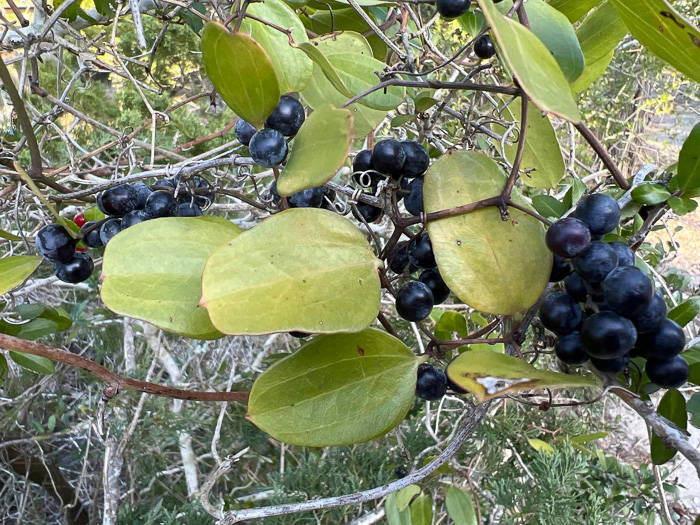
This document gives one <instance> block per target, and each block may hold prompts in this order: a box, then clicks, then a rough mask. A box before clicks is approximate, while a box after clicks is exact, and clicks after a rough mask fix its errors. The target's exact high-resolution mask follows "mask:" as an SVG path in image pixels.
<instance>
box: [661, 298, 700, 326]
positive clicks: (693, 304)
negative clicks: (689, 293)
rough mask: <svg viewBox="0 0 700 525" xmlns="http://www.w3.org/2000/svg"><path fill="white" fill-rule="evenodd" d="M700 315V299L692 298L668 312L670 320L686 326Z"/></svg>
mask: <svg viewBox="0 0 700 525" xmlns="http://www.w3.org/2000/svg"><path fill="white" fill-rule="evenodd" d="M698 313H700V297H692V298H690V299H688V300H687V301H685V302H684V303H681V304H679V305H678V306H676V307H675V308H673V309H672V310H671V311H670V312H668V318H669V319H671V321H675V322H677V323H678V324H679V325H681V326H685V325H687V324H688V323H690V321H692V320H693V319H695V317H696V316H697V315H698Z"/></svg>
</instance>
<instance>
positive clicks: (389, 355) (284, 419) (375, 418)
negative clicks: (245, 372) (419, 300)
mask: <svg viewBox="0 0 700 525" xmlns="http://www.w3.org/2000/svg"><path fill="white" fill-rule="evenodd" d="M419 362H420V360H419V359H418V358H416V356H415V355H413V353H412V352H411V351H410V350H409V349H408V347H407V346H406V345H404V344H403V343H402V342H401V341H399V340H398V339H396V338H394V337H392V336H390V335H389V334H387V333H386V332H383V331H380V330H376V329H367V330H365V331H363V332H360V333H357V334H337V335H325V336H318V337H314V338H313V339H312V340H311V341H310V342H308V343H307V344H305V345H304V346H302V347H301V348H300V349H299V350H298V351H297V352H296V353H294V354H292V355H291V356H289V357H287V358H285V359H282V360H281V361H278V362H277V363H275V364H274V365H272V366H271V367H270V368H269V369H268V370H266V371H265V372H264V373H263V374H262V375H261V376H260V377H258V379H257V380H256V381H255V384H254V385H253V388H252V390H251V392H250V399H249V402H248V418H249V419H250V420H251V421H252V422H253V423H255V425H256V426H258V427H259V428H260V429H262V430H264V431H265V432H267V433H268V434H270V435H271V436H272V437H274V438H275V439H278V440H280V441H282V442H284V443H290V444H294V445H305V446H312V447H324V446H339V445H349V444H352V443H360V442H363V441H367V440H370V439H373V438H375V437H378V436H381V435H383V434H385V433H387V432H388V431H389V430H391V429H392V428H394V427H395V426H396V425H398V424H399V423H400V422H401V421H402V420H403V418H404V416H405V415H406V413H407V412H408V409H409V408H410V407H411V404H412V403H413V398H414V391H415V385H416V371H417V368H418V364H419Z"/></svg>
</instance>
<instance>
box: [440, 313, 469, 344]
mask: <svg viewBox="0 0 700 525" xmlns="http://www.w3.org/2000/svg"><path fill="white" fill-rule="evenodd" d="M455 333H456V334H457V335H458V336H459V337H461V338H465V337H467V336H468V335H469V330H468V329H467V320H466V319H465V318H464V316H463V315H462V314H460V313H458V312H452V311H447V312H444V313H443V314H442V315H441V316H440V319H439V320H438V322H437V323H436V324H435V337H437V338H438V339H441V340H442V341H449V340H451V339H452V338H453V334H455Z"/></svg>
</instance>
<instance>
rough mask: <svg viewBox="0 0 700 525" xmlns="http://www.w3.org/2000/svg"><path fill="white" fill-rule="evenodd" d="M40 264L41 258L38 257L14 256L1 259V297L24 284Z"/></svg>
mask: <svg viewBox="0 0 700 525" xmlns="http://www.w3.org/2000/svg"><path fill="white" fill-rule="evenodd" d="M39 264H41V257H38V256H36V255H14V256H12V257H5V258H4V259H0V295H3V294H6V293H7V292H9V291H10V290H12V289H13V288H14V287H15V286H19V285H20V284H22V283H23V282H24V280H25V279H26V278H27V277H29V276H30V275H31V274H32V273H34V270H36V269H37V266H39Z"/></svg>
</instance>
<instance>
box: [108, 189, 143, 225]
mask: <svg viewBox="0 0 700 525" xmlns="http://www.w3.org/2000/svg"><path fill="white" fill-rule="evenodd" d="M138 203H139V193H138V191H136V189H134V187H133V186H132V185H130V184H122V185H121V186H115V187H114V188H108V189H106V190H105V191H103V192H102V198H101V204H102V209H103V211H104V213H105V214H106V215H113V216H115V217H123V216H124V215H126V214H127V213H129V212H130V211H133V210H135V209H136V207H137V206H138Z"/></svg>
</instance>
